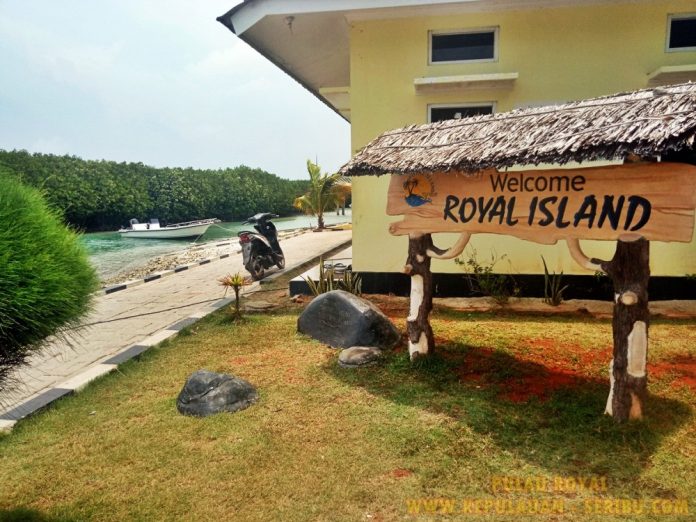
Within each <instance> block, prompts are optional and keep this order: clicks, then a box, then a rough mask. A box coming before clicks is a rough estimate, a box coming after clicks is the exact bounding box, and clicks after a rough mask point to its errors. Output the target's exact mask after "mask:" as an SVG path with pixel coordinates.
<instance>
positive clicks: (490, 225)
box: [387, 163, 696, 244]
mask: <svg viewBox="0 0 696 522" xmlns="http://www.w3.org/2000/svg"><path fill="white" fill-rule="evenodd" d="M695 207H696V167H694V166H692V165H688V164H683V163H636V164H624V165H618V166H611V167H597V168H586V169H564V170H560V169H559V170H535V171H516V172H497V171H495V170H492V171H484V172H482V173H479V174H477V175H474V176H471V175H465V174H463V173H456V172H450V173H436V174H411V175H393V176H392V178H391V184H390V186H389V196H388V203H387V214H389V215H392V216H394V215H403V216H404V220H403V221H400V222H396V223H392V224H391V225H390V229H389V230H390V232H391V233H392V234H394V235H404V234H410V233H433V232H471V233H475V232H488V233H494V234H507V235H511V236H516V237H519V238H522V239H527V240H531V241H535V242H537V243H545V244H553V243H556V242H557V241H558V240H559V239H566V238H575V239H604V240H617V239H619V238H622V239H627V238H632V237H633V238H638V237H644V238H646V239H648V240H657V241H681V242H689V241H691V238H692V235H693V228H694V208H695Z"/></svg>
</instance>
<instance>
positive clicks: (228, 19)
mask: <svg viewBox="0 0 696 522" xmlns="http://www.w3.org/2000/svg"><path fill="white" fill-rule="evenodd" d="M250 1H252V0H246V1H245V2H244V3H241V4H238V5H236V6H234V7H233V8H232V9H230V10H229V11H227V12H226V13H225V14H223V15H221V16H218V17H217V18H216V20H217V21H218V22H220V23H221V24H222V25H224V26H225V27H227V28H228V29H229V30H230V31H231V32H232V33H233V34H234V35H236V36H237V38H239V39H240V40H242V41H243V42H244V43H246V44H247V45H249V46H250V47H252V48H253V49H254V50H255V51H256V52H258V53H259V54H260V55H261V56H263V57H264V58H266V59H267V60H268V61H269V62H271V63H272V64H273V65H275V66H276V67H278V68H279V69H280V70H281V71H283V72H284V73H285V74H287V75H288V76H290V78H292V79H293V80H295V81H296V82H297V83H299V84H300V85H301V86H302V87H304V88H305V89H307V90H308V91H309V92H310V93H312V94H313V95H314V97H316V98H317V99H318V100H319V101H320V102H322V103H323V104H324V105H326V106H327V107H328V108H329V109H331V110H332V111H334V112H335V113H336V114H338V115H339V116H340V117H341V118H343V119H344V120H345V121H347V122H348V123H350V120H349V119H348V118H346V117H345V116H344V115H343V114H341V112H340V111H339V110H338V109H337V108H336V107H334V106H333V105H331V104H330V103H329V102H328V100H326V99H325V98H324V97H323V96H322V95H321V94H319V92H318V91H316V90H314V89H313V88H312V87H311V86H309V85H308V84H307V83H306V82H304V81H302V79H300V78H298V77H297V76H296V75H295V74H293V72H292V71H291V70H290V69H288V68H287V67H285V66H284V65H283V64H282V63H280V62H278V61H277V60H275V59H274V58H273V57H272V56H269V55H268V53H266V52H265V51H264V50H263V49H259V48H258V47H256V46H255V45H253V44H252V43H251V42H250V41H249V39H248V38H246V37H245V36H244V34H237V32H236V31H235V29H234V24H233V23H232V15H234V13H236V12H237V11H239V10H240V9H241V8H242V7H244V6H245V5H247V4H248V3H249V2H250Z"/></svg>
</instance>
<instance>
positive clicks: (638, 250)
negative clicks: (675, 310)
mask: <svg viewBox="0 0 696 522" xmlns="http://www.w3.org/2000/svg"><path fill="white" fill-rule="evenodd" d="M649 260H650V243H649V242H648V241H647V240H645V239H642V238H641V239H639V240H637V241H631V242H626V241H618V242H617V245H616V253H615V254H614V258H613V259H612V260H611V261H609V262H602V263H601V266H602V269H603V270H604V271H605V272H606V273H607V274H608V275H609V276H610V277H611V278H612V281H613V283H614V317H613V321H612V329H613V334H614V358H613V359H612V361H611V363H610V365H609V378H610V381H611V385H610V390H609V398H608V399H607V407H606V413H607V414H609V415H611V416H613V417H614V419H616V420H617V421H619V422H622V421H626V420H628V419H640V418H641V417H642V416H643V408H644V405H645V398H646V395H647V383H648V377H647V371H646V360H647V353H648V322H649V311H648V281H649V279H650V265H649Z"/></svg>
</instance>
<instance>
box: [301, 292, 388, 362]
mask: <svg viewBox="0 0 696 522" xmlns="http://www.w3.org/2000/svg"><path fill="white" fill-rule="evenodd" d="M297 330H298V331H300V332H302V333H304V334H307V335H309V336H311V337H313V338H314V339H316V340H318V341H321V342H323V343H326V344H328V345H329V346H333V347H334V348H349V347H351V346H378V347H380V348H391V347H392V346H394V345H395V344H396V343H397V341H398V340H399V337H400V335H399V331H398V330H397V329H396V327H395V326H394V325H393V324H392V322H391V321H390V320H389V318H388V317H387V316H386V315H384V314H383V313H382V312H381V311H380V309H379V308H377V307H376V306H375V305H373V304H372V303H370V302H369V301H366V300H365V299H362V298H361V297H358V296H356V295H353V294H351V293H349V292H345V291H343V290H333V291H332V292H327V293H325V294H321V295H320V296H318V297H316V298H315V299H314V300H313V301H312V302H311V303H309V305H307V308H305V310H304V312H302V315H300V318H299V319H298V320H297Z"/></svg>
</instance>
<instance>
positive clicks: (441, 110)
mask: <svg viewBox="0 0 696 522" xmlns="http://www.w3.org/2000/svg"><path fill="white" fill-rule="evenodd" d="M428 110H429V111H428V112H429V114H428V116H429V121H430V123H435V122H436V121H443V120H459V119H462V118H470V117H472V116H479V115H480V114H493V104H492V103H485V104H479V105H459V106H453V105H447V106H444V105H431V106H430V107H428Z"/></svg>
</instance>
